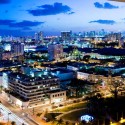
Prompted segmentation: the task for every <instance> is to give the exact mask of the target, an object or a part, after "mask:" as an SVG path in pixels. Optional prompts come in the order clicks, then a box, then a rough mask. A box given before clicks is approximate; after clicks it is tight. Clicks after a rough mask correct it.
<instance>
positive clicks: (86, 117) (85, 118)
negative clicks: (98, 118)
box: [80, 115, 94, 123]
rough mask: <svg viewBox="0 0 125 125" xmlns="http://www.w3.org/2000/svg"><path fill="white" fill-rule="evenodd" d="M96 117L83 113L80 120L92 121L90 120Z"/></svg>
mask: <svg viewBox="0 0 125 125" xmlns="http://www.w3.org/2000/svg"><path fill="white" fill-rule="evenodd" d="M93 119H94V118H93V117H92V116H90V115H83V116H81V118H80V120H81V121H85V122H87V123H88V122H90V121H92V120H93Z"/></svg>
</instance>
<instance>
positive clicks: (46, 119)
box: [42, 117, 50, 122]
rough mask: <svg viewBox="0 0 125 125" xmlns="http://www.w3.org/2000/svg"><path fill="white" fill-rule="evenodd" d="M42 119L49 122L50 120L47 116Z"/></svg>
mask: <svg viewBox="0 0 125 125" xmlns="http://www.w3.org/2000/svg"><path fill="white" fill-rule="evenodd" d="M42 120H44V121H46V122H49V121H50V120H49V119H48V118H46V117H42Z"/></svg>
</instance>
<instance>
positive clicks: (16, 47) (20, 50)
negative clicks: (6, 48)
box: [11, 42, 24, 56]
mask: <svg viewBox="0 0 125 125" xmlns="http://www.w3.org/2000/svg"><path fill="white" fill-rule="evenodd" d="M11 52H12V54H13V56H20V55H23V54H24V43H19V42H13V43H12V44H11Z"/></svg>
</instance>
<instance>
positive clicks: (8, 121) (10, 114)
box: [8, 112, 11, 123]
mask: <svg viewBox="0 0 125 125" xmlns="http://www.w3.org/2000/svg"><path fill="white" fill-rule="evenodd" d="M9 115H11V113H10V112H9V113H8V123H9Z"/></svg>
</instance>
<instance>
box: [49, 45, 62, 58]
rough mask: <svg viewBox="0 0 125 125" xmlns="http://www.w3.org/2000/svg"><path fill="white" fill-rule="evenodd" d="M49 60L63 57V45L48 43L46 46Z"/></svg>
mask: <svg viewBox="0 0 125 125" xmlns="http://www.w3.org/2000/svg"><path fill="white" fill-rule="evenodd" d="M48 54H49V60H58V59H60V58H61V57H63V45H61V44H50V45H49V46H48Z"/></svg>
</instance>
